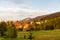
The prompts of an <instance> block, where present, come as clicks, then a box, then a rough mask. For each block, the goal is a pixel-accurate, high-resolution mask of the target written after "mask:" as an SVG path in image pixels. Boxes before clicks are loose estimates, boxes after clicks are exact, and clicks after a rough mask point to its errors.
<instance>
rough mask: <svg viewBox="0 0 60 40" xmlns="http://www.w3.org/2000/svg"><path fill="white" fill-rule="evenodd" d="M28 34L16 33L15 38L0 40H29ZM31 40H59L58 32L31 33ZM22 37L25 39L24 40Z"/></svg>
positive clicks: (0, 38) (59, 33) (23, 32)
mask: <svg viewBox="0 0 60 40" xmlns="http://www.w3.org/2000/svg"><path fill="white" fill-rule="evenodd" d="M29 33H30V32H25V31H18V33H17V35H18V37H17V38H3V37H0V40H29V39H28V37H29ZM31 33H32V36H33V39H32V40H60V30H47V31H44V30H41V31H31ZM24 35H25V36H26V38H25V39H24Z"/></svg>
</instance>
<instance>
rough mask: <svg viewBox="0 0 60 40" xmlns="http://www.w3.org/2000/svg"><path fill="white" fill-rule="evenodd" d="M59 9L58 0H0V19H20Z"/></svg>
mask: <svg viewBox="0 0 60 40" xmlns="http://www.w3.org/2000/svg"><path fill="white" fill-rule="evenodd" d="M58 11H60V0H0V20H22V19H25V18H27V17H32V18H33V17H36V16H41V15H46V14H50V13H54V12H58Z"/></svg>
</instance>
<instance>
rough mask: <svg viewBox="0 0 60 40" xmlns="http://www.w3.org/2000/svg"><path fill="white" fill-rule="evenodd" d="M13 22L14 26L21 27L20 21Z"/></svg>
mask: <svg viewBox="0 0 60 40" xmlns="http://www.w3.org/2000/svg"><path fill="white" fill-rule="evenodd" d="M13 24H14V25H15V27H16V28H17V29H18V28H22V25H21V22H20V21H14V22H13Z"/></svg>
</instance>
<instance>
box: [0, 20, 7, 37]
mask: <svg viewBox="0 0 60 40" xmlns="http://www.w3.org/2000/svg"><path fill="white" fill-rule="evenodd" d="M6 31H7V24H6V23H5V22H4V21H2V22H1V23H0V34H1V36H5V35H6Z"/></svg>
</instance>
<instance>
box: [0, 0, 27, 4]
mask: <svg viewBox="0 0 60 40" xmlns="http://www.w3.org/2000/svg"><path fill="white" fill-rule="evenodd" d="M3 1H5V2H6V1H9V2H13V3H16V4H21V3H24V2H26V1H28V0H0V2H3Z"/></svg>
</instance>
